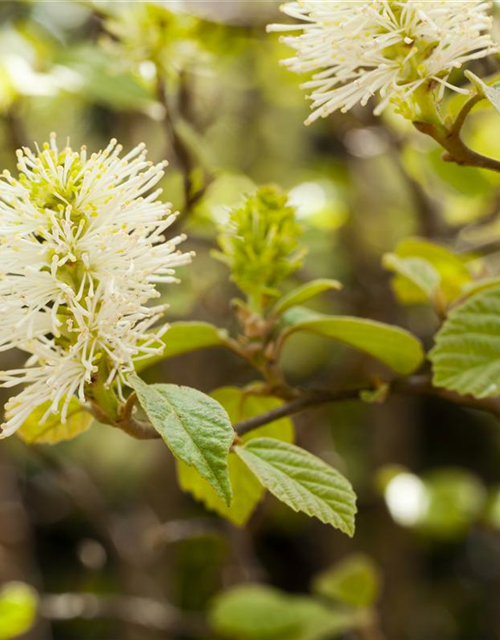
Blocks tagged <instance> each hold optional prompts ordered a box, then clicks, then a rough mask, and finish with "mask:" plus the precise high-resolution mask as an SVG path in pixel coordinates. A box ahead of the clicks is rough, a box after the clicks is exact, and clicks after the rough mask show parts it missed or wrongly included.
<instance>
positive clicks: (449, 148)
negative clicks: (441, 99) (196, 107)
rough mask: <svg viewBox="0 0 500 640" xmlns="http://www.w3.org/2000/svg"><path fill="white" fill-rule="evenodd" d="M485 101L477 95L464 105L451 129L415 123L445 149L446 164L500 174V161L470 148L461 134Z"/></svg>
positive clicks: (419, 129)
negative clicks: (475, 108) (466, 122)
mask: <svg viewBox="0 0 500 640" xmlns="http://www.w3.org/2000/svg"><path fill="white" fill-rule="evenodd" d="M482 99H483V96H481V95H480V94H475V95H473V96H472V97H471V98H469V100H467V102H466V103H465V104H464V105H463V107H462V109H461V111H460V113H459V114H458V116H457V117H456V119H455V121H454V123H453V124H452V125H451V127H447V126H445V125H440V124H434V123H430V122H414V123H413V124H414V126H415V128H416V129H417V130H418V131H420V132H421V133H424V134H425V135H428V136H430V137H431V138H433V139H434V140H435V141H436V142H437V143H438V144H439V145H441V146H442V147H443V149H445V151H446V153H445V154H444V155H443V160H444V161H445V162H455V163H456V164H458V165H461V166H464V167H478V168H480V169H488V170H490V171H495V172H496V173H500V160H496V159H495V158H490V157H488V156H484V155H482V154H481V153H477V151H474V150H473V149H471V148H470V147H468V146H467V145H466V144H465V142H464V141H463V140H462V137H461V132H462V128H463V126H464V124H465V121H466V119H467V117H468V115H469V114H470V112H471V111H472V109H473V108H474V106H475V105H476V104H477V103H478V102H480V101H481V100H482Z"/></svg>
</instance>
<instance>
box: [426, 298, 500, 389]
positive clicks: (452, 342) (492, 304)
mask: <svg viewBox="0 0 500 640" xmlns="http://www.w3.org/2000/svg"><path fill="white" fill-rule="evenodd" d="M429 357H430V360H431V362H432V365H433V372H434V380H433V382H434V384H435V386H437V387H445V388H446V389H450V390H452V391H457V392H458V393H461V394H470V395H472V396H475V397H476V398H486V397H495V396H498V395H500V287H496V288H494V289H488V290H486V291H483V292H482V293H478V294H477V295H475V296H473V297H472V298H470V299H469V300H467V301H466V302H465V303H464V304H462V305H461V306H459V307H457V308H456V309H453V310H452V311H451V313H450V314H449V316H448V319H447V320H446V322H445V323H444V324H443V326H442V328H441V329H440V331H439V332H438V333H437V335H436V344H435V347H434V348H433V349H432V351H431V352H430V354H429Z"/></svg>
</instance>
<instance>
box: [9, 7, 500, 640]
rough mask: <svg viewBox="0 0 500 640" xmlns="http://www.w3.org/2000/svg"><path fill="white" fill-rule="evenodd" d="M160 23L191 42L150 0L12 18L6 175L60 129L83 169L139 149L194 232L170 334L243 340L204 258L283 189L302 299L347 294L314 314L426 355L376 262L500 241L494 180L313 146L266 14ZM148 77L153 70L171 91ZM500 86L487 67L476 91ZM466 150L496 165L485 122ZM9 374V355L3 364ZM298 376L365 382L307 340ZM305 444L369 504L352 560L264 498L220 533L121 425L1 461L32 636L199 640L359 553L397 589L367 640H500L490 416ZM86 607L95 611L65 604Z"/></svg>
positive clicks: (419, 410)
mask: <svg viewBox="0 0 500 640" xmlns="http://www.w3.org/2000/svg"><path fill="white" fill-rule="evenodd" d="M166 4H168V6H169V8H170V9H174V8H175V9H185V10H186V11H188V12H189V16H188V18H189V19H190V20H191V22H189V20H188V22H186V24H184V23H182V24H181V25H180V26H179V20H174V23H175V25H177V26H175V25H174V27H171V28H169V29H166V30H165V29H164V30H162V28H161V27H158V20H159V17H158V16H159V15H161V12H162V11H164V12H165V14H164V16H163V18H162V19H165V20H167V18H166V16H167V12H166V10H165V9H164V7H162V6H158V5H160V3H157V5H156V6H154V7H153V8H151V7H150V13H149V14H147V15H146V14H145V13H144V12H145V11H147V7H148V6H149V5H146V4H144V3H139V2H137V3H122V2H119V1H116V2H94V3H92V2H75V1H69V0H68V1H66V2H64V1H63V2H43V1H39V2H25V1H21V0H18V1H16V2H1V3H0V114H1V115H0V117H1V122H0V136H1V145H0V166H1V167H3V168H8V169H10V170H12V169H15V150H16V148H18V147H19V146H21V145H23V144H25V143H28V144H31V143H32V142H33V141H38V142H43V141H45V140H46V139H47V138H48V136H49V134H50V132H51V131H56V132H57V135H58V136H59V137H60V138H61V139H65V138H66V137H67V136H69V137H70V138H71V143H72V145H73V146H79V145H80V144H86V145H87V146H88V147H89V149H91V150H97V149H100V148H102V147H103V146H105V145H106V144H107V141H108V140H109V138H110V137H116V138H118V139H119V140H120V142H121V143H123V145H124V146H125V148H130V147H131V146H133V145H135V144H137V143H139V142H141V141H144V142H146V144H147V146H148V149H149V153H150V157H151V159H152V160H154V161H158V160H160V159H163V158H167V159H169V161H170V163H171V164H170V168H169V169H168V170H167V175H166V177H165V179H164V184H163V185H162V186H163V188H164V193H165V197H166V198H168V199H169V200H171V201H172V202H173V203H174V205H175V206H176V207H177V208H179V209H180V210H181V211H183V216H182V218H181V220H180V222H179V223H178V226H179V227H182V228H183V229H184V230H185V231H186V233H187V234H188V236H189V240H188V244H189V247H190V248H191V249H193V250H195V251H196V253H197V257H196V259H195V261H194V264H193V266H192V267H190V268H184V269H183V270H182V271H181V273H180V277H181V278H182V283H181V284H180V285H177V286H169V287H168V289H165V292H164V295H165V298H166V299H167V300H168V301H169V303H170V304H171V310H170V317H169V319H171V320H178V319H184V318H187V319H199V320H206V321H209V322H212V323H214V324H216V325H218V326H221V327H226V328H229V329H231V328H232V327H234V322H235V321H234V319H233V314H232V311H231V305H230V301H231V299H232V298H233V297H234V296H235V294H236V289H235V287H234V285H233V284H231V283H230V281H229V277H228V272H227V269H226V267H225V265H223V264H221V263H220V262H218V261H216V260H214V259H213V258H212V257H211V255H210V251H211V249H213V248H214V247H215V246H216V240H215V236H216V233H217V227H218V225H220V224H221V223H223V222H224V221H225V220H226V219H227V215H228V208H229V207H231V206H233V205H236V204H239V203H240V202H241V199H242V196H243V195H245V194H248V193H252V192H253V190H254V189H255V187H256V185H261V184H267V183H275V184H278V185H279V186H280V187H281V188H283V189H284V190H286V191H287V192H289V193H290V198H291V202H292V204H294V205H295V206H296V207H297V208H298V213H299V220H300V223H301V224H302V225H303V229H304V232H303V235H302V239H301V241H302V245H303V247H305V248H307V250H308V253H307V256H306V258H305V261H304V266H303V268H302V270H301V271H299V272H298V274H297V275H296V276H293V278H292V282H293V281H295V283H297V282H300V281H307V280H309V279H311V278H312V277H330V278H337V279H338V280H341V281H342V282H343V283H344V285H345V287H344V290H343V292H341V293H336V292H334V293H332V294H331V296H327V297H326V298H325V299H324V301H323V302H322V303H318V309H319V310H322V311H326V312H334V311H337V310H341V311H343V312H346V313H350V314H354V315H361V316H365V317H370V318H375V319H379V320H384V321H388V322H392V323H395V324H400V325H402V326H406V327H409V328H410V329H411V330H412V331H414V332H415V333H417V334H418V335H419V336H421V337H422V339H423V340H424V342H425V343H426V345H427V346H430V343H431V339H432V334H433V332H434V331H435V329H436V327H437V321H436V320H435V319H434V318H433V316H432V315H431V313H430V312H429V311H427V309H426V308H424V307H421V306H414V307H409V308H407V309H404V308H402V307H400V306H399V305H398V303H397V302H396V300H395V298H394V295H393V293H392V291H391V288H390V278H389V276H388V274H387V273H386V272H384V270H383V268H382V266H381V256H382V254H383V253H384V252H386V251H391V250H392V249H393V248H394V246H395V244H396V243H397V241H398V240H399V239H401V238H402V237H405V236H408V235H423V236H426V237H429V238H433V239H435V240H438V241H441V242H444V243H445V244H447V245H448V246H449V247H451V248H452V249H454V250H457V251H464V250H468V249H470V248H476V247H478V246H481V245H482V244H483V243H485V242H486V241H488V243H491V242H492V241H495V240H497V239H500V236H499V234H500V226H499V218H498V206H499V203H500V197H499V196H500V190H499V187H500V184H499V178H498V177H497V176H495V175H493V174H489V173H486V172H482V171H480V170H476V169H461V168H458V167H456V166H454V165H450V164H445V163H443V162H442V161H441V159H440V153H439V150H437V149H436V148H435V147H434V145H433V143H432V142H430V141H428V140H426V139H424V138H423V137H420V136H419V135H418V134H417V133H416V132H414V131H413V130H412V128H411V126H410V125H409V124H408V123H406V122H405V121H404V120H402V119H401V118H399V117H397V116H395V115H392V114H387V115H386V116H384V119H375V118H374V117H373V116H372V115H371V112H370V110H369V109H364V110H359V111H354V112H352V113H350V114H348V115H345V116H343V115H335V116H334V117H331V118H329V119H328V120H325V121H324V122H321V123H318V124H316V125H314V127H311V128H306V127H304V126H303V124H302V122H303V120H304V119H305V117H306V115H307V111H308V105H307V103H306V101H305V100H304V97H303V95H302V92H301V90H300V89H299V88H298V85H299V82H298V78H297V77H295V76H294V75H293V74H290V73H288V72H286V71H285V70H283V68H282V67H280V65H279V59H280V58H283V57H285V56H286V55H287V52H286V49H285V48H284V47H283V46H282V45H280V44H279V43H278V42H277V39H276V38H275V37H274V36H269V35H266V33H265V29H264V27H265V24H266V23H267V22H268V21H271V20H276V18H277V16H278V10H277V5H276V4H275V3H274V2H272V1H271V0H270V1H269V2H266V3H262V2H259V3H257V2H252V0H247V1H241V2H231V1H229V0H228V1H227V2H211V1H210V0H206V1H205V2H200V1H198V2H191V1H188V2H184V3H183V2H177V3H174V2H172V3H166ZM174 5H175V7H174ZM109 14H112V18H111V21H112V22H113V24H114V26H113V27H112V28H110V29H109V30H107V29H106V26H105V23H106V20H109V18H108V15H109ZM127 14H130V15H127ZM168 15H170V14H168ZM193 16H195V17H193ZM169 19H170V18H169ZM148 21H149V22H148ZM117 25H118V26H117ZM176 28H178V29H179V32H178V33H177V35H176V32H175V29H176ZM154 29H159V31H158V32H154ZM153 36H154V37H153ZM151 56H160V62H161V65H162V66H161V73H162V74H163V76H162V78H163V84H162V86H160V83H159V82H158V76H157V75H155V61H154V60H153V61H152V60H151V59H150V57H151ZM481 65H483V66H481ZM158 69H159V67H158V66H157V68H156V71H158ZM496 69H497V66H496V63H495V61H488V62H487V63H486V62H485V63H482V62H481V63H479V64H478V65H477V71H478V72H479V73H481V74H485V73H492V72H495V71H496ZM166 109H168V110H169V113H168V114H167V112H166ZM172 121H173V122H172ZM172 127H174V135H173V134H172ZM467 135H468V136H469V137H470V140H471V143H472V144H473V146H474V147H475V148H477V149H479V150H481V151H483V152H484V153H491V154H492V155H495V152H496V153H497V155H498V140H499V139H500V119H499V118H498V115H497V114H495V113H494V112H493V110H488V109H484V110H482V111H481V112H480V113H478V114H477V115H475V116H474V117H473V119H472V124H471V126H470V129H469V131H468V132H467ZM179 141H180V143H179ZM186 149H187V157H184V156H183V153H184V152H186ZM498 255H500V254H498V253H495V252H493V253H490V254H489V256H488V260H490V261H491V262H492V263H493V264H494V263H496V262H497V261H498ZM292 282H290V284H292ZM2 363H3V364H2V366H3V367H9V366H12V364H13V363H17V356H16V355H15V354H12V353H7V354H2ZM370 366H371V365H370ZM285 371H286V374H287V376H288V377H289V379H290V380H291V381H292V382H295V383H298V384H309V383H310V382H311V381H312V382H313V383H314V381H316V380H319V381H321V383H322V385H323V386H327V385H341V384H349V383H352V384H355V383H356V382H359V379H360V376H361V374H362V373H363V372H366V371H367V362H366V359H365V358H360V357H359V356H358V355H356V354H354V353H353V352H350V351H348V350H347V349H341V348H339V347H335V346H332V345H331V344H330V343H328V344H327V343H325V342H324V341H322V340H321V339H319V338H314V337H303V336H300V337H296V338H294V339H293V340H290V343H289V344H288V346H287V350H286V353H285ZM371 372H372V374H373V375H377V369H373V368H372V369H371ZM146 378H147V379H148V380H158V379H161V380H165V381H174V382H176V383H179V384H188V385H191V386H194V387H196V388H199V389H201V390H204V391H212V390H214V389H216V388H218V387H221V386H226V385H235V386H238V385H243V384H245V383H247V382H251V381H253V380H254V379H255V373H253V372H252V371H251V370H249V369H248V368H246V367H245V366H244V365H243V364H242V363H241V362H240V361H238V360H237V359H236V358H235V357H234V356H232V355H228V354H227V353H226V352H222V351H219V350H207V351H200V352H197V353H194V354H190V355H185V356H181V357H178V358H175V359H171V360H168V361H165V362H164V363H162V364H161V365H158V366H157V367H156V369H154V370H149V371H148V372H147V374H146ZM4 398H5V395H4ZM296 425H297V433H298V439H299V441H300V442H301V444H303V445H304V446H306V448H308V449H309V450H311V451H314V452H315V453H316V454H317V455H319V456H320V457H322V458H324V459H325V460H329V461H331V462H333V463H334V464H335V465H336V466H337V467H339V468H340V469H341V470H342V471H343V472H344V473H345V475H346V476H347V477H348V478H350V479H351V481H352V483H353V485H354V488H355V490H356V492H357V494H358V496H359V515H358V520H357V532H356V535H355V537H354V539H352V540H349V539H348V538H347V537H345V536H343V535H342V534H341V533H339V532H336V531H334V530H333V529H331V528H329V527H327V526H325V525H322V524H320V523H318V522H317V521H313V520H310V519H308V518H306V517H305V516H301V515H297V514H294V513H292V512H291V511H289V510H288V509H286V508H285V507H284V506H282V505H280V504H278V503H277V502H276V501H275V500H274V499H271V498H270V497H268V498H267V499H266V500H265V501H264V503H263V504H261V506H260V507H259V509H258V511H257V513H256V514H255V515H254V516H253V518H252V520H251V522H250V524H249V525H248V526H247V527H246V528H245V529H237V528H235V527H233V526H231V525H229V524H226V523H224V522H222V521H221V520H218V519H216V518H215V516H212V515H211V514H210V513H208V512H206V511H205V510H204V509H203V507H202V506H200V505H198V504H196V503H195V502H194V501H193V500H192V499H191V498H190V497H189V496H187V495H185V494H183V493H182V492H181V491H180V489H179V488H178V485H177V482H176V478H175V469H174V464H173V459H172V456H171V455H170V454H169V452H168V451H167V449H166V447H165V446H163V445H162V444H161V443H159V442H140V443H137V442H135V441H134V440H132V439H129V438H128V437H127V436H126V435H125V434H123V433H121V432H118V431H117V430H114V429H112V428H110V427H105V426H100V425H98V426H94V427H93V428H92V429H90V430H89V431H88V432H87V433H85V434H84V435H82V436H81V437H79V438H78V439H76V440H74V441H72V442H69V443H66V444H61V445H58V446H57V447H54V448H47V447H33V448H28V447H27V446H26V445H24V444H22V443H21V442H20V441H19V440H17V439H15V438H12V439H10V440H9V441H2V445H1V447H0V584H1V583H4V582H8V581H11V580H20V581H23V582H26V583H29V584H31V585H33V586H34V587H35V588H36V589H37V591H38V592H39V593H40V594H42V609H41V612H42V614H43V615H41V616H40V617H39V620H38V622H37V624H36V626H35V627H34V629H33V630H32V631H31V632H29V633H28V634H26V635H25V636H23V637H25V638H26V639H27V640H28V639H31V640H88V639H89V638H92V639H93V640H159V639H160V638H162V639H163V638H172V639H174V638H175V639H178V640H181V639H183V638H188V637H198V638H205V639H206V640H208V639H209V638H212V637H213V638H215V635H214V634H213V633H212V632H210V631H209V630H208V629H207V628H206V626H205V621H204V617H203V614H204V612H205V611H206V609H207V607H208V604H209V602H210V601H211V599H212V598H213V597H214V596H215V594H217V593H219V592H220V591H221V590H224V589H228V588H229V587H231V586H234V585H238V584H241V583H245V582H255V581H261V582H267V583H269V584H271V585H274V586H276V587H278V588H280V589H282V590H283V591H286V592H288V593H295V594H298V593H307V592H308V591H309V590H310V581H311V579H312V577H313V575H315V574H316V573H317V572H319V571H322V570H323V569H325V567H327V566H329V565H330V564H332V563H335V562H337V561H339V560H341V559H343V558H346V557H348V556H349V555H350V554H352V553H354V552H364V553H366V554H368V555H369V556H370V557H371V558H372V559H373V560H374V562H375V563H376V564H377V565H378V566H379V567H380V571H381V574H382V576H383V589H382V593H381V596H380V600H379V611H380V616H381V625H380V626H381V628H380V630H378V629H368V630H366V633H365V636H366V640H376V638H379V637H380V638H383V637H386V638H387V639H390V640H479V639H481V640H494V639H498V638H500V532H499V528H500V431H499V429H498V425H497V424H496V422H495V421H494V419H493V418H489V417H485V416H484V415H480V414H476V413H473V412H470V411H467V410H465V409H460V408H457V407H454V406H450V405H448V404H446V403H445V402H444V401H441V400H437V399H436V400H434V399H432V400H431V399H404V400H403V399H393V400H391V401H390V402H388V403H387V404H385V405H380V406H379V405H366V404H361V403H347V404H343V405H336V406H332V407H327V408H322V409H319V410H315V411H309V412H307V413H305V414H302V415H301V416H299V417H298V418H297V419H296ZM81 593H85V594H90V595H91V596H92V597H91V598H89V599H87V600H81V599H80V600H78V599H75V598H73V600H72V599H71V594H81ZM50 594H52V596H53V595H54V594H61V598H59V599H57V598H56V599H54V598H52V599H50V597H49V596H50ZM64 594H66V595H64ZM110 594H112V596H113V598H114V600H110V599H109V598H110ZM44 598H45V599H44ZM64 598H66V599H64ZM134 598H137V599H140V600H134ZM44 607H45V608H44ZM158 607H159V608H158ZM85 618H87V619H85ZM378 634H379V635H378ZM331 637H337V636H336V635H335V634H334V635H332V636H331ZM343 637H344V638H346V639H347V638H354V637H355V634H347V635H346V634H344V635H343ZM356 637H358V636H357V635H356ZM359 637H361V636H359Z"/></svg>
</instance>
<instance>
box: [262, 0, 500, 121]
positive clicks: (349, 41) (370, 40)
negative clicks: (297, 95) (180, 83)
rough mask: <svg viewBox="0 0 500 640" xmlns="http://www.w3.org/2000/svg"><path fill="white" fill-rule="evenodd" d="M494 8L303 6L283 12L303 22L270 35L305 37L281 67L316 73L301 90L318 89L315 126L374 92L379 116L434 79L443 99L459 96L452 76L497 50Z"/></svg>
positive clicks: (315, 1) (372, 0)
mask: <svg viewBox="0 0 500 640" xmlns="http://www.w3.org/2000/svg"><path fill="white" fill-rule="evenodd" d="M489 9H490V3H489V2H483V1H482V0H436V1H432V0H425V1H418V0H299V1H298V2H289V3H287V4H285V5H283V7H282V11H283V12H284V13H286V14H287V15H289V16H291V17H292V18H295V19H297V20H300V24H286V25H275V24H273V25H269V27H268V31H285V32H286V31H291V32H295V33H297V32H298V33H299V35H287V36H285V37H283V41H284V42H285V43H286V44H287V45H289V46H290V47H292V48H293V49H295V50H296V51H297V55H296V56H295V57H293V58H289V59H286V60H284V61H283V64H284V65H286V66H287V67H289V68H290V69H291V70H292V71H295V72H298V73H309V72H314V75H313V77H312V80H310V81H309V82H306V83H304V85H303V87H304V88H306V89H309V90H311V91H312V93H311V96H310V97H311V100H312V101H313V102H312V109H313V112H312V114H311V115H310V117H309V118H308V120H307V121H306V122H307V124H309V123H311V122H313V121H314V120H316V119H317V118H318V117H326V116H328V115H329V114H331V113H332V112H334V111H336V110H338V109H341V110H342V111H343V112H346V111H348V110H349V109H351V108H352V107H353V106H354V105H356V104H358V103H359V104H361V105H366V104H367V102H368V100H369V99H370V98H371V97H372V96H375V95H376V94H379V95H380V97H381V101H380V102H379V104H378V106H377V108H376V111H375V113H377V114H379V113H381V112H382V111H383V109H384V108H385V107H386V106H387V104H388V103H389V102H390V101H391V100H397V101H401V102H402V101H405V100H406V99H408V98H409V96H411V95H412V94H413V93H414V92H415V91H416V90H417V89H418V88H419V87H421V86H422V85H424V84H426V83H429V82H431V81H434V82H435V83H436V84H438V85H441V95H440V97H442V93H443V92H444V89H445V87H449V88H451V89H454V90H455V91H461V90H460V89H458V88H456V87H453V86H452V85H451V84H450V83H449V82H448V79H449V76H450V73H451V72H452V71H453V70H454V69H458V68H460V67H461V66H462V65H463V64H464V63H465V62H467V61H469V60H475V59H477V58H482V57H484V56H486V55H488V54H489V53H492V52H495V51H498V47H496V46H495V45H494V42H493V40H492V37H491V34H490V31H491V27H492V19H491V17H490V16H489Z"/></svg>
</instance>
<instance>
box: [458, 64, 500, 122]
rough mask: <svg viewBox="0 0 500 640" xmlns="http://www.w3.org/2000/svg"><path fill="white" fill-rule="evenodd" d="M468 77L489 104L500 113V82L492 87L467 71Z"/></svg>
mask: <svg viewBox="0 0 500 640" xmlns="http://www.w3.org/2000/svg"><path fill="white" fill-rule="evenodd" d="M466 76H467V77H468V78H469V80H471V81H472V82H473V83H474V84H475V86H476V88H477V89H478V91H479V92H480V94H481V95H484V97H485V98H486V99H487V100H488V102H489V103H490V104H491V105H492V106H493V107H495V109H496V110H497V111H498V113H500V82H495V84H492V85H489V84H486V82H484V81H483V80H482V79H481V78H480V77H479V76H476V74H475V73H472V72H471V71H466Z"/></svg>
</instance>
